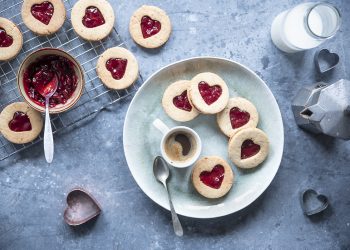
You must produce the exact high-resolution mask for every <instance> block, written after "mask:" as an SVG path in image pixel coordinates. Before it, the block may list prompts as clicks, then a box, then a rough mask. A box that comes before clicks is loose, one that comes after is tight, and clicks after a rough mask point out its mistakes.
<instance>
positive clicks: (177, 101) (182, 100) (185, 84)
mask: <svg viewBox="0 0 350 250" xmlns="http://www.w3.org/2000/svg"><path fill="white" fill-rule="evenodd" d="M190 84H191V82H190V81H187V80H180V81H177V82H174V83H173V84H171V85H170V86H169V87H168V88H167V89H166V90H165V92H164V95H163V99H162V105H163V109H164V111H165V112H166V113H167V114H168V115H169V116H170V117H171V118H172V119H174V120H175V121H179V122H186V121H190V120H192V119H194V118H195V117H197V116H198V114H199V112H198V111H197V109H195V108H194V107H193V106H192V104H191V103H190V100H189V98H188V91H187V89H188V88H189V86H190Z"/></svg>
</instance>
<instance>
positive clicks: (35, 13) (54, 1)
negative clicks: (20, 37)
mask: <svg viewBox="0 0 350 250" xmlns="http://www.w3.org/2000/svg"><path fill="white" fill-rule="evenodd" d="M21 14H22V19H23V23H24V24H25V25H26V26H27V27H28V29H30V30H31V31H33V32H34V33H35V34H37V35H42V36H44V35H50V34H53V33H55V32H57V31H58V30H59V29H60V28H61V27H62V25H63V23H64V21H65V19H66V9H65V7H64V4H63V1H62V0H48V1H43V0H24V1H23V4H22V11H21Z"/></svg>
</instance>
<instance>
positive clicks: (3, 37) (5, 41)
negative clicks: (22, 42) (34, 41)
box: [0, 28, 13, 48]
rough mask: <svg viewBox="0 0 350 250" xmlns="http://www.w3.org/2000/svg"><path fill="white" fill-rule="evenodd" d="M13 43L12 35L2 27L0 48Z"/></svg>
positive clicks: (0, 30)
mask: <svg viewBox="0 0 350 250" xmlns="http://www.w3.org/2000/svg"><path fill="white" fill-rule="evenodd" d="M12 44H13V38H12V36H9V35H8V34H7V32H6V30H4V29H2V28H0V48H4V47H10V46H11V45H12Z"/></svg>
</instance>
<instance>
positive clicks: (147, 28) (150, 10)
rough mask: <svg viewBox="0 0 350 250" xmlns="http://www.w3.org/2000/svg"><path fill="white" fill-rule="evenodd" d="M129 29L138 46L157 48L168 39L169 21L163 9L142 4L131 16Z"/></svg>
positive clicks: (169, 31)
mask: <svg viewBox="0 0 350 250" xmlns="http://www.w3.org/2000/svg"><path fill="white" fill-rule="evenodd" d="M129 31H130V35H131V37H132V39H134V41H135V42H136V43H137V44H139V45H140V46H142V47H145V48H157V47H160V46H162V45H163V44H164V43H166V42H167V41H168V39H169V37H170V33H171V23H170V19H169V17H168V16H167V14H166V13H165V11H164V10H162V9H160V8H158V7H155V6H148V5H143V6H142V7H141V8H139V9H137V10H136V11H135V13H134V14H133V15H132V16H131V18H130V23H129Z"/></svg>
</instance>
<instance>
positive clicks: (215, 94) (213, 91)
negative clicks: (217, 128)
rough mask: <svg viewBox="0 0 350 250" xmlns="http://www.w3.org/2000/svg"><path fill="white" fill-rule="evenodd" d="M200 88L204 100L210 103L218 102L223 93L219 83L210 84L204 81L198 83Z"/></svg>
mask: <svg viewBox="0 0 350 250" xmlns="http://www.w3.org/2000/svg"><path fill="white" fill-rule="evenodd" d="M198 89H199V93H200V94H201V96H202V98H203V100H204V101H205V103H206V104H208V105H210V104H212V103H214V102H216V100H217V99H219V97H220V96H221V94H222V89H221V87H220V86H219V85H214V86H209V84H208V83H206V82H204V81H201V82H200V83H199V84H198Z"/></svg>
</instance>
